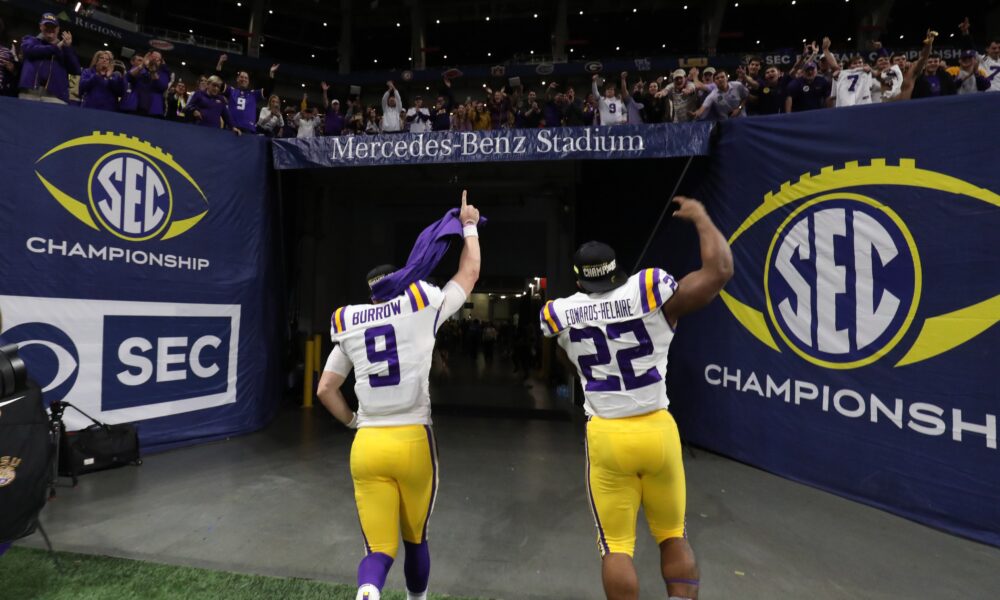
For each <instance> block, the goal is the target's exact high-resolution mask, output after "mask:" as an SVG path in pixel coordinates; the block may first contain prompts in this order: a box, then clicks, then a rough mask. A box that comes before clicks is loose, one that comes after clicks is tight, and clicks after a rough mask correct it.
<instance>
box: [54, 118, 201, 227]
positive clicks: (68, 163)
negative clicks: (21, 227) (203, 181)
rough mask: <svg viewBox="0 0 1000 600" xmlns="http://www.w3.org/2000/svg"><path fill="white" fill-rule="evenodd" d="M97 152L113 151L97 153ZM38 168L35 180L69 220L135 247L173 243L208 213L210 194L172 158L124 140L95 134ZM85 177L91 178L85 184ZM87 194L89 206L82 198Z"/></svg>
mask: <svg viewBox="0 0 1000 600" xmlns="http://www.w3.org/2000/svg"><path fill="white" fill-rule="evenodd" d="M94 146H106V147H110V148H111V149H110V151H105V152H103V153H94V152H93V151H92V148H93V147H94ZM88 151H89V152H88ZM95 154H96V156H95ZM57 155H58V156H57ZM43 163H44V167H45V168H44V174H43V169H42V168H41V167H42V166H43ZM50 163H51V164H50ZM36 164H38V165H39V167H40V168H39V169H38V170H36V171H35V175H36V176H37V177H38V179H39V181H40V182H41V183H42V185H43V186H44V187H45V189H46V190H47V191H48V192H49V193H50V194H51V195H52V197H53V198H54V199H55V200H56V201H57V202H58V203H59V204H60V205H61V206H62V207H63V208H64V209H66V211H67V212H69V214H71V215H73V216H74V217H76V218H77V219H78V220H79V221H81V222H82V223H84V224H85V225H87V226H88V227H90V228H91V229H95V230H98V231H100V230H104V231H106V232H108V233H110V234H112V235H114V236H116V237H118V238H120V239H123V240H126V241H129V242H144V241H147V240H153V239H160V240H168V239H170V238H173V237H176V236H178V235H181V234H183V233H185V232H187V231H189V230H190V229H191V228H192V227H194V226H195V225H197V224H198V222H199V221H201V219H203V218H204V217H205V215H206V214H207V213H208V198H207V196H206V195H205V192H204V191H202V189H201V187H200V186H199V185H198V183H197V182H196V181H195V180H194V178H192V177H191V175H190V174H189V173H188V172H187V171H186V170H185V169H184V168H183V167H182V166H181V165H180V164H178V163H177V161H175V160H174V158H173V157H172V156H171V155H170V154H167V153H165V152H164V151H163V150H161V149H160V148H157V147H155V146H153V145H152V144H150V143H149V142H146V141H143V140H140V139H138V138H134V137H129V136H126V135H124V134H115V133H100V132H94V133H92V134H91V135H87V136H83V137H78V138H75V139H72V140H68V141H66V142H63V143H62V144H59V145H58V146H56V147H55V148H52V149H51V150H49V151H48V152H46V153H45V154H43V155H42V156H41V157H40V158H39V159H38V160H37V161H36ZM82 173H88V174H89V175H88V176H87V177H86V179H84V178H83V177H82V176H81V175H82ZM74 190H79V192H74ZM84 194H85V195H86V198H87V200H86V201H84V200H82V199H79V198H78V197H82V196H84ZM178 217H179V218H178Z"/></svg>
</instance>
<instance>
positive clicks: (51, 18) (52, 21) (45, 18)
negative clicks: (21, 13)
mask: <svg viewBox="0 0 1000 600" xmlns="http://www.w3.org/2000/svg"><path fill="white" fill-rule="evenodd" d="M38 24H39V25H58V24H59V19H57V18H56V16H55V15H54V14H52V13H43V14H42V20H41V21H39V22H38Z"/></svg>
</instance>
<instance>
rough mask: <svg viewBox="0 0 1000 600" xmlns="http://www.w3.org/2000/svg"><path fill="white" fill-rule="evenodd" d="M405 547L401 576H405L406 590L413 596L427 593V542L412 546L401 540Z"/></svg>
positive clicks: (429, 565) (429, 569) (429, 557)
mask: <svg viewBox="0 0 1000 600" xmlns="http://www.w3.org/2000/svg"><path fill="white" fill-rule="evenodd" d="M403 545H404V546H406V557H405V558H404V559H403V575H405V576H406V589H408V590H410V591H411V592H413V593H414V594H420V593H423V592H425V591H427V580H428V579H430V578H431V551H430V549H429V548H428V547H427V540H424V541H422V542H420V543H419V544H414V543H412V542H407V541H406V540H403Z"/></svg>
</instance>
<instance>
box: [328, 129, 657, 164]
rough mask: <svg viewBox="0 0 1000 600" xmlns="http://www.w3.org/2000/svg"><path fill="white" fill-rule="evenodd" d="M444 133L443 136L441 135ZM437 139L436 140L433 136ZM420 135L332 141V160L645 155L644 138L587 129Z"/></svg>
mask: <svg viewBox="0 0 1000 600" xmlns="http://www.w3.org/2000/svg"><path fill="white" fill-rule="evenodd" d="M442 133H444V135H443V136H442V135H441V134H442ZM432 136H433V137H432ZM432 136H431V135H426V134H423V133H418V134H414V135H412V136H410V137H409V138H408V139H397V138H393V139H375V140H369V139H366V138H364V137H359V136H340V137H332V138H330V139H331V141H332V143H333V151H332V154H331V158H332V159H333V160H335V161H342V160H358V159H361V160H364V159H407V158H425V157H432V158H434V157H442V158H446V157H450V156H453V155H457V156H502V155H512V156H516V155H522V154H523V155H533V154H549V153H563V152H592V153H606V152H634V153H639V152H643V151H644V150H645V149H646V144H645V141H644V140H643V137H642V136H641V135H613V134H610V133H607V132H606V130H604V131H602V130H601V129H598V128H593V129H590V128H588V129H585V130H584V131H583V132H581V133H580V134H579V135H561V134H560V133H558V132H556V131H553V130H550V129H540V130H538V132H537V133H535V134H534V135H521V134H517V133H506V134H503V135H499V136H496V137H486V136H484V135H483V134H482V132H477V131H463V132H454V133H450V134H449V133H445V132H439V133H435V134H432Z"/></svg>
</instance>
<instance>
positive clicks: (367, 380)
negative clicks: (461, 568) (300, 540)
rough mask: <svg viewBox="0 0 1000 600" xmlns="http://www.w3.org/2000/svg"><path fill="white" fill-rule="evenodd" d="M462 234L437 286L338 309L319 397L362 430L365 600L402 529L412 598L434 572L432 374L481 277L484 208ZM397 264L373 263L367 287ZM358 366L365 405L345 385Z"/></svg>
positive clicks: (468, 212) (361, 580) (358, 464)
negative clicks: (440, 338)
mask: <svg viewBox="0 0 1000 600" xmlns="http://www.w3.org/2000/svg"><path fill="white" fill-rule="evenodd" d="M458 218H459V220H460V222H461V223H462V225H463V236H464V238H465V242H464V247H463V249H462V255H461V258H460V259H459V265H458V272H457V273H455V276H454V277H453V278H452V279H451V281H449V282H448V284H447V285H445V286H444V289H438V288H436V287H434V286H433V285H431V284H429V283H427V282H425V281H414V282H413V283H411V284H410V285H409V287H407V289H406V291H405V292H404V293H403V294H400V295H399V296H397V297H396V298H393V299H391V300H388V301H386V302H378V303H372V304H358V305H350V306H344V307H342V308H338V309H337V310H336V311H335V312H334V314H333V318H332V319H331V321H332V327H331V338H332V339H333V342H334V343H335V344H336V346H335V347H334V349H333V351H332V352H331V353H330V357H329V359H328V360H327V362H326V367H325V369H324V371H323V376H322V378H321V379H320V382H319V391H318V392H317V395H318V396H319V399H320V401H321V402H322V403H323V406H325V407H326V408H327V409H328V410H329V411H330V412H331V413H333V416H335V417H336V418H337V419H338V420H339V421H340V422H341V423H343V424H344V425H347V426H348V427H352V428H357V429H358V432H357V434H356V435H355V436H354V443H353V444H352V446H351V477H352V479H353V480H354V498H355V501H356V502H357V507H358V517H359V520H360V522H361V533H362V536H363V538H364V543H365V557H364V558H363V559H362V560H361V564H360V565H359V566H358V594H357V599H358V600H379V598H380V597H381V590H382V586H383V585H385V578H386V575H388V573H389V568H390V567H391V566H392V563H393V561H394V560H395V558H396V552H397V550H398V549H399V538H400V535H402V538H403V544H404V546H405V548H406V557H405V561H404V564H403V570H404V573H405V575H406V589H407V598H408V600H425V599H426V597H427V581H428V578H429V576H430V552H429V550H428V547H427V522H428V520H429V518H430V515H431V510H432V509H433V508H434V497H435V495H436V493H437V483H438V468H437V447H436V444H435V442H434V435H433V432H432V431H431V406H430V396H429V393H428V375H429V374H430V369H431V356H432V354H433V350H434V337H435V335H436V333H437V330H438V327H439V326H440V325H441V324H442V323H443V322H444V321H445V320H446V319H448V317H450V316H451V315H452V314H454V313H455V312H457V311H458V310H459V309H460V308H461V307H462V305H463V304H464V303H465V299H466V298H467V297H468V295H469V294H470V293H471V292H472V288H473V286H474V285H475V283H476V280H477V279H478V278H479V265H480V254H479V237H478V235H479V234H478V232H477V229H476V224H477V223H478V222H479V211H478V210H477V209H476V207H475V206H472V205H470V204H466V194H465V192H462V208H461V211H460V213H459V216H458ZM394 270H395V269H394V268H393V267H392V266H390V265H383V266H381V267H376V268H375V269H373V270H372V271H371V272H369V274H368V284H369V286H372V285H374V284H375V283H376V282H377V281H379V280H380V279H381V278H383V277H385V276H386V275H388V274H389V273H391V272H392V271H394ZM352 368H353V369H354V376H355V380H356V381H355V385H354V390H355V392H356V393H357V396H358V412H357V413H356V414H355V413H353V412H352V411H351V409H350V408H349V406H348V404H347V401H346V400H345V399H344V396H343V393H342V392H341V391H340V387H341V385H343V383H344V380H345V379H346V378H347V375H348V374H349V373H350V372H351V369H352Z"/></svg>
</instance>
